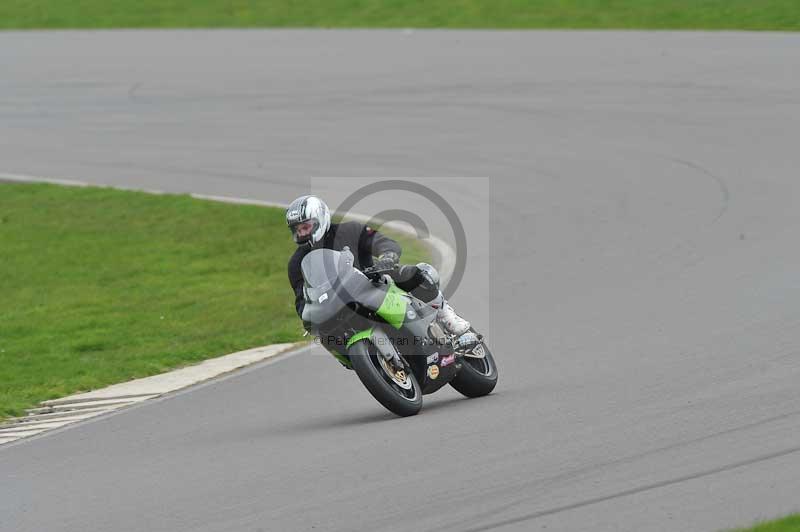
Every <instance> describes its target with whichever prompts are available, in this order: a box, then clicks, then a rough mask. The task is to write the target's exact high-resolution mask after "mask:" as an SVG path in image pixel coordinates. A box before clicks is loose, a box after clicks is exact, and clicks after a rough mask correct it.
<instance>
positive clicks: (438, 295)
mask: <svg viewBox="0 0 800 532" xmlns="http://www.w3.org/2000/svg"><path fill="white" fill-rule="evenodd" d="M393 279H394V281H395V284H397V286H398V287H399V288H401V289H403V290H405V291H406V292H410V293H411V294H413V295H414V297H417V298H419V299H420V300H421V301H424V302H425V303H428V304H429V305H431V306H432V307H433V308H436V309H439V312H438V313H437V315H436V321H438V322H439V323H440V324H441V325H442V326H443V327H444V328H445V329H446V330H447V332H449V333H450V334H453V335H456V336H460V335H462V334H464V333H466V332H467V331H469V328H470V323H469V322H468V321H467V320H465V319H464V318H462V317H461V316H459V315H458V314H456V312H455V311H454V310H453V307H451V306H450V305H448V304H447V301H445V299H444V294H442V292H441V291H440V290H439V272H437V271H436V268H434V267H433V266H431V265H430V264H426V263H424V262H420V263H419V264H417V265H416V266H411V265H404V266H401V267H400V269H399V270H398V271H397V273H396V274H395V275H393Z"/></svg>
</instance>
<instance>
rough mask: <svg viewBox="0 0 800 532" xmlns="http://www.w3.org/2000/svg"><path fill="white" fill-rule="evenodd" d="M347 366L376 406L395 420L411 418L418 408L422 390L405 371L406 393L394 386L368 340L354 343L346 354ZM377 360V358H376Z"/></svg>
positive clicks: (412, 376) (411, 374)
mask: <svg viewBox="0 0 800 532" xmlns="http://www.w3.org/2000/svg"><path fill="white" fill-rule="evenodd" d="M348 354H349V356H350V362H351V363H352V365H353V369H354V370H355V372H356V375H358V378H359V380H361V383H362V384H363V385H364V387H365V388H366V389H367V390H368V391H369V393H371V394H372V396H373V397H374V398H375V399H377V400H378V402H379V403H380V404H382V405H383V406H384V407H386V408H387V409H388V410H389V411H391V412H393V413H395V414H397V415H398V416H403V417H405V416H413V415H416V414H417V413H419V411H420V409H421V408H422V388H420V385H419V383H418V382H417V378H416V377H415V376H414V373H413V372H412V371H411V369H410V368H408V367H406V379H407V383H410V384H411V386H410V389H404V388H403V387H401V386H400V385H399V384H397V383H396V382H395V381H394V380H393V379H392V377H391V376H390V375H389V374H388V373H387V372H386V370H384V368H383V367H382V365H381V359H382V358H383V357H382V356H381V355H380V353H378V349H377V348H376V347H375V346H374V345H373V344H372V342H370V341H369V340H362V341H360V342H357V343H355V344H354V345H353V346H352V347H351V348H350V350H349V353H348ZM379 357H380V358H379Z"/></svg>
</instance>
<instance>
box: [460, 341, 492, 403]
mask: <svg viewBox="0 0 800 532" xmlns="http://www.w3.org/2000/svg"><path fill="white" fill-rule="evenodd" d="M471 330H472V332H475V331H474V329H471ZM475 349H482V350H483V353H484V356H483V357H482V358H475V357H471V356H469V355H465V356H464V358H462V359H461V360H462V362H461V369H460V370H459V372H458V375H456V377H455V378H454V379H453V380H452V381H450V386H452V387H453V388H455V389H456V391H457V392H458V393H460V394H461V395H465V396H467V397H482V396H484V395H489V394H490V393H492V390H494V387H495V386H497V364H495V362H494V357H493V356H492V352H491V351H490V350H489V348H488V347H486V344H484V343H483V342H481V343H480V344H479V345H478V347H476V348H475Z"/></svg>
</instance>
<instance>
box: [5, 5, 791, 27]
mask: <svg viewBox="0 0 800 532" xmlns="http://www.w3.org/2000/svg"><path fill="white" fill-rule="evenodd" d="M120 27H125V28H143V27H149V28H179V27H180V28H206V27H209V28H211V27H213V28H216V27H340V28H341V27H414V28H643V29H644V28H648V29H748V30H799V29H800V2H798V1H797V0H439V1H434V2H432V1H423V0H306V1H298V0H74V1H72V2H65V1H64V0H2V1H1V2H0V28H5V29H23V28H27V29H30V28H120Z"/></svg>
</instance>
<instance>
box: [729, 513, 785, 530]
mask: <svg viewBox="0 0 800 532" xmlns="http://www.w3.org/2000/svg"><path fill="white" fill-rule="evenodd" d="M731 532H800V514H794V515H790V516H788V517H784V518H783V519H777V520H775V521H765V522H763V523H759V524H757V525H755V526H753V527H751V528H737V529H736V530H732V531H731Z"/></svg>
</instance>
